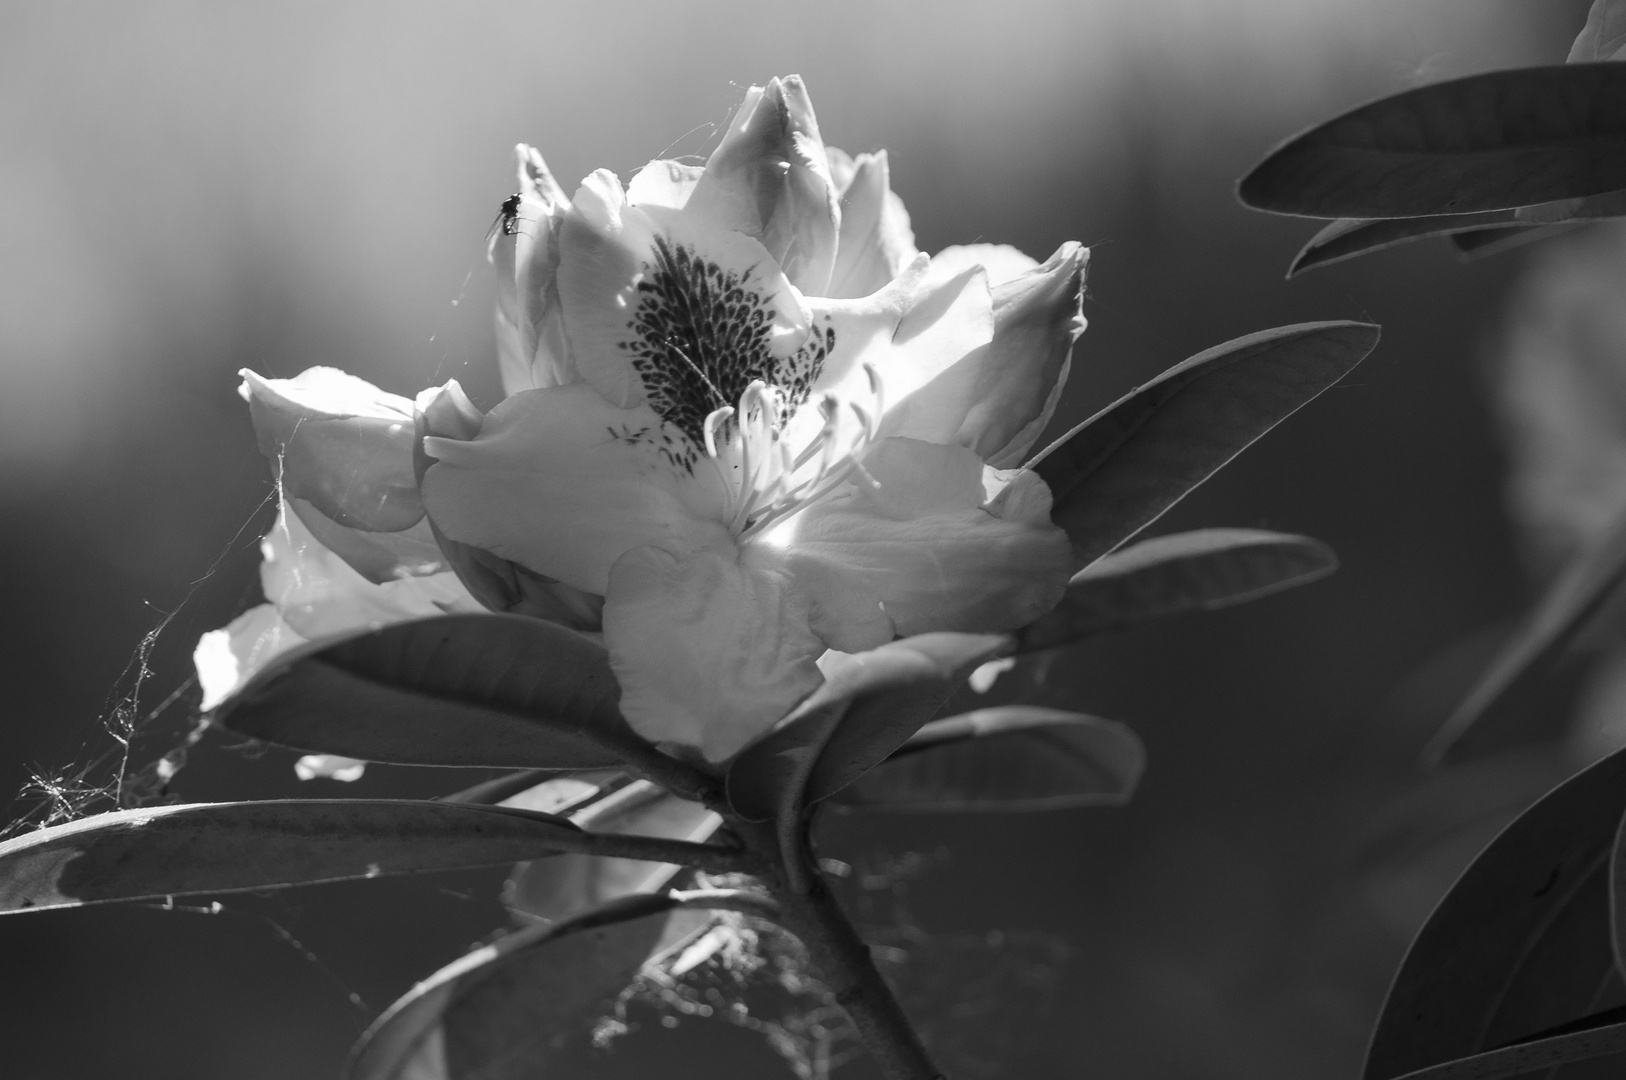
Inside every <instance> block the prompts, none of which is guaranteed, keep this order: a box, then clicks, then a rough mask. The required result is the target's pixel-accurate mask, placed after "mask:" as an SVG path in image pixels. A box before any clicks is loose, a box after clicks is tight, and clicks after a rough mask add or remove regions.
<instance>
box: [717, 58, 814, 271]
mask: <svg viewBox="0 0 1626 1080" xmlns="http://www.w3.org/2000/svg"><path fill="white" fill-rule="evenodd" d="M685 209H686V211H687V212H688V213H689V214H691V215H693V216H695V217H697V218H699V219H701V220H703V221H704V222H706V223H707V224H708V225H709V226H711V227H712V228H720V229H731V230H734V231H737V232H742V233H745V234H746V235H747V236H751V237H754V238H755V239H757V240H760V241H762V245H763V246H764V247H765V248H767V250H768V253H769V254H770V255H772V256H773V258H774V259H775V260H776V261H777V262H778V263H779V265H780V266H781V267H783V268H784V271H785V275H786V276H787V277H788V278H789V279H790V281H791V283H792V284H793V285H795V286H796V287H797V288H798V289H800V290H802V291H803V292H804V293H809V294H822V293H823V292H825V290H826V288H827V287H828V285H829V284H830V271H831V269H832V268H833V267H834V265H835V257H836V240H837V235H838V231H839V227H840V220H841V210H840V207H839V206H838V204H837V202H836V191H835V184H834V183H833V182H832V180H831V178H830V166H829V162H828V160H827V159H826V157H825V152H824V141H823V140H822V139H821V138H820V137H819V125H818V121H817V120H816V119H814V116H813V104H812V102H811V101H809V100H808V96H807V88H806V87H805V86H804V85H803V84H802V80H801V77H800V76H798V75H790V76H787V77H786V78H784V79H773V80H771V81H770V82H769V83H768V85H767V86H765V87H755V86H753V87H752V88H751V89H750V90H749V91H748V92H747V94H746V97H745V101H744V102H742V103H741V105H740V107H739V109H738V110H737V111H736V112H735V113H734V118H733V120H732V122H731V123H730V124H729V128H728V132H727V133H726V134H725V135H724V136H723V139H722V142H720V143H719V144H718V146H717V149H716V150H714V151H713V152H712V155H711V157H710V158H709V159H707V161H706V169H705V173H704V175H703V176H701V178H700V181H699V183H697V184H696V185H695V188H694V191H693V193H692V194H691V195H690V196H689V199H688V203H687V205H686V207H685Z"/></svg>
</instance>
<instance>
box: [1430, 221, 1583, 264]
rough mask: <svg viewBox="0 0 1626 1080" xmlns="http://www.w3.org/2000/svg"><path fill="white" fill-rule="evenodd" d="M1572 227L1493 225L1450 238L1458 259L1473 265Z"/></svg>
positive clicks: (1566, 230) (1453, 234)
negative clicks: (1475, 261)
mask: <svg viewBox="0 0 1626 1080" xmlns="http://www.w3.org/2000/svg"><path fill="white" fill-rule="evenodd" d="M1573 227H1574V226H1573V225H1567V224H1565V225H1525V224H1523V223H1520V222H1515V223H1513V224H1511V225H1492V226H1489V227H1487V228H1483V229H1467V230H1464V231H1463V232H1455V233H1452V234H1451V235H1450V236H1449V237H1447V239H1449V240H1450V241H1451V246H1452V247H1454V248H1456V250H1457V257H1458V258H1459V259H1460V260H1461V261H1462V262H1473V261H1474V260H1476V259H1484V258H1489V257H1490V256H1492V255H1500V254H1502V252H1504V251H1512V250H1513V249H1514V248H1520V247H1523V246H1524V245H1526V244H1533V243H1535V242H1536V241H1537V240H1546V239H1547V238H1548V237H1552V236H1557V235H1558V234H1559V233H1562V232H1568V231H1569V230H1570V229H1571V228H1573Z"/></svg>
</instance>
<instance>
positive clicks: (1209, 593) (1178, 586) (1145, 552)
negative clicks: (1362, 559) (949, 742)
mask: <svg viewBox="0 0 1626 1080" xmlns="http://www.w3.org/2000/svg"><path fill="white" fill-rule="evenodd" d="M1337 566H1338V557H1337V556H1336V555H1334V554H1333V553H1332V549H1331V548H1329V547H1327V545H1325V544H1323V543H1322V542H1321V541H1319V540H1312V539H1310V538H1309V537H1307V536H1289V535H1287V534H1285V533H1273V532H1264V531H1262V530H1259V529H1199V530H1197V531H1195V532H1184V533H1173V534H1171V535H1169V536H1159V537H1156V538H1154V539H1151V540H1143V541H1141V542H1140V543H1138V544H1135V545H1133V546H1132V547H1127V548H1124V549H1123V550H1121V551H1115V552H1113V553H1112V554H1111V555H1104V556H1102V557H1101V558H1099V559H1097V560H1096V561H1095V562H1093V563H1091V564H1090V565H1089V566H1087V567H1085V568H1084V569H1082V570H1080V571H1079V572H1078V573H1077V574H1074V575H1073V580H1072V581H1071V582H1070V583H1069V584H1068V586H1067V593H1066V595H1065V596H1063V597H1062V601H1061V603H1060V604H1058V605H1057V606H1056V607H1055V609H1054V610H1052V611H1051V612H1050V613H1049V614H1047V615H1044V616H1042V617H1041V618H1039V619H1038V620H1037V621H1035V622H1033V623H1032V624H1030V625H1029V626H1027V627H1026V628H1024V629H1023V630H1021V631H1019V632H1018V634H1017V637H1016V640H1017V651H1018V652H1031V651H1033V650H1035V649H1049V648H1054V647H1055V646H1057V645H1066V644H1069V643H1071V642H1074V641H1078V640H1080V639H1082V638H1086V637H1089V636H1090V635H1091V634H1098V633H1101V632H1102V631H1103V630H1114V629H1118V628H1120V627H1125V626H1132V625H1134V624H1135V623H1138V622H1145V621H1146V620H1148V619H1157V618H1162V617H1164V616H1167V615H1178V614H1180V613H1182V612H1187V611H1212V610H1214V609H1215V608H1222V607H1227V606H1229V605H1231V604H1240V603H1242V602H1244V601H1247V600H1255V599H1258V598H1259V597H1261V596H1268V595H1270V594H1271V593H1274V592H1280V591H1281V590H1283V589H1290V588H1292V587H1293V586H1295V585H1304V584H1307V583H1308V582H1311V581H1315V580H1316V579H1318V578H1322V577H1325V576H1327V575H1328V574H1330V573H1332V572H1333V570H1334V569H1336V568H1337Z"/></svg>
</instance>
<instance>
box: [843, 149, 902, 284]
mask: <svg viewBox="0 0 1626 1080" xmlns="http://www.w3.org/2000/svg"><path fill="white" fill-rule="evenodd" d="M843 157H845V155H843ZM848 160H849V162H850V169H851V172H850V176H849V177H848V178H847V181H846V182H845V183H843V184H841V185H840V186H841V189H842V191H841V241H840V243H839V244H838V245H837V247H836V262H835V268H834V270H832V271H831V274H830V287H829V288H828V289H826V290H825V295H827V296H834V297H853V296H868V295H869V294H870V293H873V292H875V291H877V290H878V289H881V288H882V287H884V286H885V285H886V283H887V282H889V281H891V280H892V279H893V278H895V277H897V276H898V275H899V274H901V273H902V272H903V270H904V268H905V267H907V266H908V265H909V264H910V263H911V262H913V261H914V258H915V256H916V255H918V254H919V253H920V251H919V249H918V248H916V247H915V234H914V230H913V229H911V228H910V227H909V212H908V211H907V210H905V209H904V208H903V200H902V199H900V198H898V196H897V195H896V194H894V193H893V191H892V187H891V177H890V173H889V171H888V166H887V158H886V151H885V150H878V151H876V152H875V153H873V154H859V155H858V157H857V158H856V159H848Z"/></svg>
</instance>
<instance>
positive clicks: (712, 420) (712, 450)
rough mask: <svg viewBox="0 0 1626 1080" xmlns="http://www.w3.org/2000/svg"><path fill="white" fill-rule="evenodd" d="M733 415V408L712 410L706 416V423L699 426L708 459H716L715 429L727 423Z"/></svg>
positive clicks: (727, 406) (725, 407) (726, 406)
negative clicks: (703, 437) (704, 441)
mask: <svg viewBox="0 0 1626 1080" xmlns="http://www.w3.org/2000/svg"><path fill="white" fill-rule="evenodd" d="M733 415H734V406H732V405H724V406H723V407H722V408H720V409H713V410H712V411H711V412H709V413H707V414H706V422H705V423H704V424H702V425H701V431H702V432H703V433H704V434H705V437H706V454H707V456H708V457H711V458H714V459H715V458H716V457H717V429H718V428H720V427H722V426H723V425H724V424H725V423H727V422H728V419H729V417H731V416H733Z"/></svg>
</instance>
